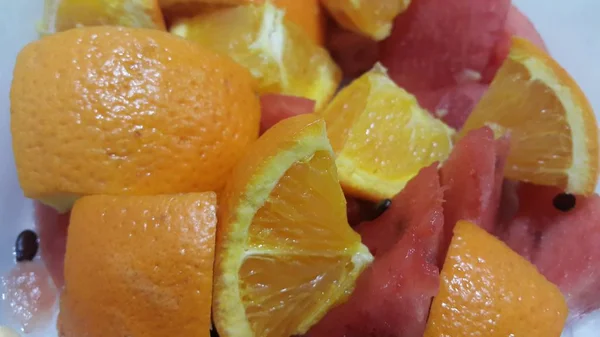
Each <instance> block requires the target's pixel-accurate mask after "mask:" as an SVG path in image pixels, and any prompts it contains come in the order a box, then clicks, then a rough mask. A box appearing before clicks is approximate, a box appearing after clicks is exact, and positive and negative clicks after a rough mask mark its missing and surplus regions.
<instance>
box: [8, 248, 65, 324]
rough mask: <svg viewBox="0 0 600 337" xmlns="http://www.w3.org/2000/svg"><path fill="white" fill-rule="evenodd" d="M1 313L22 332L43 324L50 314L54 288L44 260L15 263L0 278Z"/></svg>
mask: <svg viewBox="0 0 600 337" xmlns="http://www.w3.org/2000/svg"><path fill="white" fill-rule="evenodd" d="M0 285H1V292H2V296H1V299H2V317H7V318H8V319H9V320H11V321H12V322H14V324H17V325H19V326H20V327H21V330H22V331H23V332H25V333H31V332H35V331H37V330H40V329H42V328H45V327H46V326H47V325H48V324H49V323H50V322H51V321H52V317H53V314H54V309H55V304H56V298H57V290H56V287H55V286H54V283H53V282H52V279H51V277H50V274H49V273H48V271H47V270H46V267H45V266H44V264H43V263H42V262H41V261H39V260H37V261H33V262H24V263H19V264H17V265H16V266H15V268H13V269H12V270H11V271H10V272H9V273H8V274H7V275H5V276H3V277H1V278H0Z"/></svg>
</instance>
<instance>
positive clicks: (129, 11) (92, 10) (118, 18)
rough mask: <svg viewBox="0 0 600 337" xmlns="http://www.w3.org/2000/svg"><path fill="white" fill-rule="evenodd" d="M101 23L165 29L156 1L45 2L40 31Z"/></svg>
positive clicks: (59, 30) (79, 0)
mask: <svg viewBox="0 0 600 337" xmlns="http://www.w3.org/2000/svg"><path fill="white" fill-rule="evenodd" d="M100 25H108V26H124V27H133V28H155V29H160V30H165V29H166V28H165V22H164V20H163V17H162V12H161V10H160V7H159V5H158V0H46V1H45V8H44V19H43V23H42V31H43V32H42V33H43V34H44V33H45V34H50V33H55V32H62V31H65V30H68V29H71V28H76V27H82V26H100Z"/></svg>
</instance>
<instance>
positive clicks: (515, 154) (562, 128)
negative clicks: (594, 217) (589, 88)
mask: <svg viewBox="0 0 600 337" xmlns="http://www.w3.org/2000/svg"><path fill="white" fill-rule="evenodd" d="M484 125H488V126H490V127H491V128H492V129H493V130H494V131H495V132H497V133H509V134H510V143H511V151H510V154H509V156H508V161H507V164H506V168H505V175H506V176H507V177H508V178H511V179H515V180H520V181H527V182H532V183H536V184H540V185H551V186H557V187H560V188H563V189H565V190H566V191H567V192H569V193H576V194H584V195H588V194H590V193H593V191H594V188H595V186H596V182H597V181H598V166H599V162H598V158H599V154H598V151H599V145H598V124H597V121H596V117H595V115H594V111H593V110H592V107H591V105H590V103H589V102H588V100H587V99H586V97H585V95H584V93H583V92H582V91H581V89H580V88H579V86H578V85H577V83H576V82H575V81H574V80H573V78H571V76H570V75H569V74H568V73H567V72H566V71H565V70H564V69H563V68H562V67H561V66H560V65H559V64H558V63H557V62H556V61H555V60H554V59H552V58H551V57H550V56H549V55H548V54H547V53H546V52H544V51H543V50H541V49H539V48H538V47H536V46H535V45H533V44H532V43H531V42H529V41H527V40H525V39H522V38H518V37H515V38H513V40H512V48H511V50H510V54H509V56H508V58H507V59H506V61H504V63H503V65H502V67H501V68H500V70H499V71H498V73H497V75H496V77H495V78H494V81H493V82H492V84H491V86H490V88H489V90H488V91H487V93H486V94H485V96H484V97H483V98H482V100H481V102H479V104H478V105H477V106H476V107H475V110H474V111H473V113H472V114H471V115H470V116H469V118H468V119H467V121H466V123H465V126H464V128H463V129H462V130H461V133H460V136H461V137H462V136H464V135H466V134H467V132H469V131H470V130H473V129H477V128H479V127H482V126H484Z"/></svg>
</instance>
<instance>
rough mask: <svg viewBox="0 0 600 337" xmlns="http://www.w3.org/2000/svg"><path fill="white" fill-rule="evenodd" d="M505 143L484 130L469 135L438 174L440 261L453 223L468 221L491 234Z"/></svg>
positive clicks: (506, 153) (443, 255)
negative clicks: (441, 194)
mask: <svg viewBox="0 0 600 337" xmlns="http://www.w3.org/2000/svg"><path fill="white" fill-rule="evenodd" d="M508 146H509V143H508V139H506V138H501V139H499V140H495V139H494V133H493V132H492V130H491V129H489V128H487V127H485V128H481V129H477V130H473V131H471V132H469V133H468V134H467V135H466V136H465V137H464V138H462V139H461V140H460V141H459V142H458V143H457V144H456V145H455V146H454V150H453V151H452V153H451V154H450V157H449V158H448V160H447V161H446V162H445V163H444V165H443V167H442V169H441V170H440V175H441V182H442V186H443V187H444V188H446V190H445V192H444V199H445V203H444V234H443V239H442V246H441V247H442V248H441V249H440V253H441V254H440V261H443V260H444V257H445V253H446V249H447V247H448V245H449V244H450V240H451V239H452V231H453V229H454V226H455V224H456V222H457V221H459V220H468V221H471V222H473V223H475V224H477V225H478V226H480V227H481V228H483V229H485V230H486V231H488V232H493V230H494V227H495V224H496V217H497V214H498V209H499V205H500V197H501V192H502V181H503V178H504V164H505V161H506V156H507V155H508Z"/></svg>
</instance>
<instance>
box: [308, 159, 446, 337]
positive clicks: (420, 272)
mask: <svg viewBox="0 0 600 337" xmlns="http://www.w3.org/2000/svg"><path fill="white" fill-rule="evenodd" d="M442 194H443V191H442V189H441V187H440V185H439V176H438V173H437V170H436V168H435V166H431V167H428V168H425V169H423V170H421V172H420V173H419V174H418V175H417V176H416V177H415V178H414V179H413V180H411V181H410V182H409V184H408V185H407V186H406V187H405V189H404V190H403V191H402V192H401V193H400V194H399V195H398V196H397V197H396V198H394V200H393V201H392V206H391V207H390V208H389V209H388V210H387V211H386V212H385V213H384V214H383V216H381V217H380V218H378V219H376V220H374V221H371V222H368V223H363V224H361V225H360V226H359V228H358V231H359V233H360V234H361V236H362V237H363V240H364V242H365V243H366V244H367V245H368V246H369V249H371V250H372V251H374V252H375V254H374V255H375V261H374V262H373V264H372V265H371V266H370V267H369V268H368V269H367V270H366V271H365V272H363V274H361V276H360V277H359V278H358V280H357V282H356V288H355V290H354V292H353V293H352V295H351V296H350V298H349V300H348V301H347V302H345V303H343V304H341V305H339V306H337V307H335V308H333V309H332V310H331V311H330V312H329V313H328V314H327V315H326V316H325V317H324V318H323V319H322V320H321V321H320V322H319V323H317V324H316V325H315V326H314V327H313V328H312V329H311V330H310V331H309V332H308V336H310V337H365V336H386V337H400V336H402V337H413V336H414V337H421V336H423V332H424V330H425V323H426V321H427V315H428V313H429V307H430V305H431V300H432V298H433V296H435V295H436V294H437V290H438V286H439V270H438V268H437V267H436V263H435V258H436V253H435V251H436V249H437V246H438V238H439V234H440V231H441V229H442V226H443V217H442ZM390 238H391V239H393V240H389V239H390Z"/></svg>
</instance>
